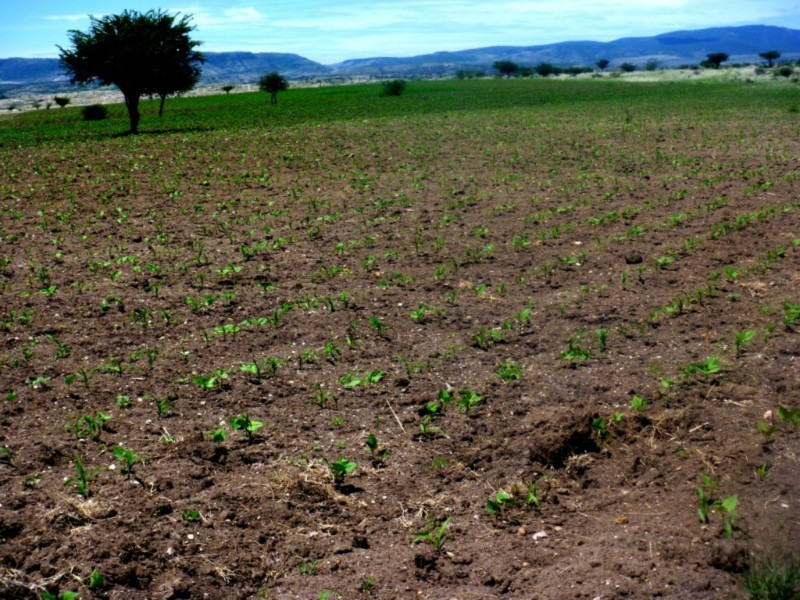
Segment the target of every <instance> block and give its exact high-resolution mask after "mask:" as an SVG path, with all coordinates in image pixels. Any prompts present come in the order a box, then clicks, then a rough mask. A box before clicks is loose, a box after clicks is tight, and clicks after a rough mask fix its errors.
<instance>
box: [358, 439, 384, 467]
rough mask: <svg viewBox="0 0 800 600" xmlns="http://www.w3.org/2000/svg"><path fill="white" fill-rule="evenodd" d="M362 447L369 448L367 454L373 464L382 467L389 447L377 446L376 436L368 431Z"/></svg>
mask: <svg viewBox="0 0 800 600" xmlns="http://www.w3.org/2000/svg"><path fill="white" fill-rule="evenodd" d="M364 447H366V448H367V450H369V454H370V456H371V457H372V464H373V466H376V467H382V466H383V465H384V463H385V462H386V459H387V458H388V457H389V449H388V448H379V447H378V438H376V437H375V434H373V433H370V434H369V435H368V436H367V441H366V442H365V443H364Z"/></svg>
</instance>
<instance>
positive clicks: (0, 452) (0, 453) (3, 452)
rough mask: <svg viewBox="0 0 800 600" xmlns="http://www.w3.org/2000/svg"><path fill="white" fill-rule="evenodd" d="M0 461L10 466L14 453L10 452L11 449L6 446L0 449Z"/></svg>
mask: <svg viewBox="0 0 800 600" xmlns="http://www.w3.org/2000/svg"><path fill="white" fill-rule="evenodd" d="M0 459H4V460H5V461H6V462H7V463H8V464H11V463H12V461H13V460H14V453H13V452H12V451H11V448H9V447H8V446H2V447H0Z"/></svg>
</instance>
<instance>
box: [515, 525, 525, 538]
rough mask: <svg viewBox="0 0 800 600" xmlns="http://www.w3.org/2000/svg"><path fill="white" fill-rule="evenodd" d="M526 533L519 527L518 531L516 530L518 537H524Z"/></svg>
mask: <svg viewBox="0 0 800 600" xmlns="http://www.w3.org/2000/svg"><path fill="white" fill-rule="evenodd" d="M526 533H527V532H526V531H525V528H524V527H520V528H519V529H517V535H518V536H520V537H522V536H524V535H525V534H526Z"/></svg>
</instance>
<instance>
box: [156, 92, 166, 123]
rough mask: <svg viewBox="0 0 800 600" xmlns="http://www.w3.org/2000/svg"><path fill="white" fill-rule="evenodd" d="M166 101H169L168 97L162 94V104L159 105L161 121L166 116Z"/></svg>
mask: <svg viewBox="0 0 800 600" xmlns="http://www.w3.org/2000/svg"><path fill="white" fill-rule="evenodd" d="M166 101H167V95H166V94H161V104H159V105H158V118H159V119H160V118H161V117H163V116H164V102H166Z"/></svg>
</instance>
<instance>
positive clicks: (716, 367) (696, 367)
mask: <svg viewBox="0 0 800 600" xmlns="http://www.w3.org/2000/svg"><path fill="white" fill-rule="evenodd" d="M680 370H681V375H682V376H683V377H684V378H689V377H692V376H694V375H702V376H704V377H708V376H710V375H714V374H716V373H719V372H720V371H721V370H722V367H721V366H720V364H719V354H715V355H713V356H709V357H708V358H706V359H705V360H704V361H701V362H696V363H690V364H688V365H684V366H682V367H681V368H680Z"/></svg>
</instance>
